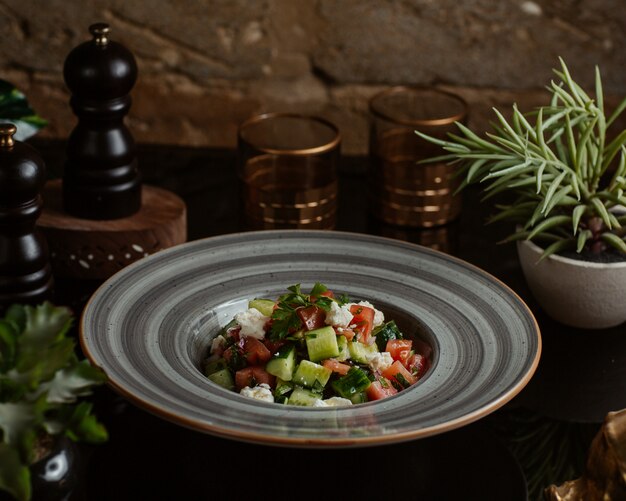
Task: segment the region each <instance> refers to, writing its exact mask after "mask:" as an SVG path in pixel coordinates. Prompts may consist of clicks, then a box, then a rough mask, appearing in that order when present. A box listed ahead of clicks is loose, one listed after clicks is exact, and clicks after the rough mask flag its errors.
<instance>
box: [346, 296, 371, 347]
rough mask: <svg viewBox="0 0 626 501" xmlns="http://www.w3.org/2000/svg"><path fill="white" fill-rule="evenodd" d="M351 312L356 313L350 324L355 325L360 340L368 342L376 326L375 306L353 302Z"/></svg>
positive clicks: (354, 328)
mask: <svg viewBox="0 0 626 501" xmlns="http://www.w3.org/2000/svg"><path fill="white" fill-rule="evenodd" d="M350 313H352V315H354V316H353V317H352V320H351V321H350V325H355V327H353V330H354V331H356V335H357V338H358V340H359V341H360V342H361V343H365V344H368V342H369V339H370V334H371V333H372V328H373V327H374V310H373V308H370V307H369V306H361V305H358V304H353V305H352V306H350Z"/></svg>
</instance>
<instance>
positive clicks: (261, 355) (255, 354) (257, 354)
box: [243, 337, 272, 365]
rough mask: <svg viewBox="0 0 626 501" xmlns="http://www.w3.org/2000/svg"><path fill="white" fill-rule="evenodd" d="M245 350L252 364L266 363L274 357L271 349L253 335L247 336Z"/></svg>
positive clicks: (247, 358)
mask: <svg viewBox="0 0 626 501" xmlns="http://www.w3.org/2000/svg"><path fill="white" fill-rule="evenodd" d="M243 352H244V355H245V356H246V360H247V361H248V363H249V364H250V365H258V364H264V363H266V362H267V361H268V360H269V359H270V358H272V354H271V352H270V350H268V349H267V347H266V346H265V345H264V344H263V343H262V342H261V341H259V340H258V339H256V338H253V337H246V339H245V341H244V343H243Z"/></svg>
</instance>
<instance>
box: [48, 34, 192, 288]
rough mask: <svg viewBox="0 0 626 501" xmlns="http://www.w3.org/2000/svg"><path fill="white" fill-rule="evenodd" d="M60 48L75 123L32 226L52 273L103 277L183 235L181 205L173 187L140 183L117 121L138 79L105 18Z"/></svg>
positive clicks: (128, 138) (130, 58) (127, 139)
mask: <svg viewBox="0 0 626 501" xmlns="http://www.w3.org/2000/svg"><path fill="white" fill-rule="evenodd" d="M89 31H90V32H91V34H92V36H93V38H92V40H90V41H88V42H84V43H82V44H80V45H78V46H77V47H75V48H74V49H73V50H72V51H71V52H70V53H69V55H68V56H67V59H66V61H65V66H64V70H63V74H64V77H65V82H66V83H67V86H68V88H69V90H70V91H71V92H72V98H71V100H70V104H71V106H72V110H73V111H74V113H75V114H76V115H77V116H78V120H79V121H78V124H77V126H76V127H75V129H74V130H73V132H72V134H71V135H70V137H69V139H68V142H67V148H66V157H67V158H66V163H65V168H64V173H63V179H62V180H60V179H57V180H53V181H50V182H48V183H47V184H46V186H45V189H44V193H43V197H44V212H43V214H42V216H41V218H40V219H39V222H38V224H39V226H40V228H41V229H42V230H43V232H44V233H45V235H46V237H47V239H48V244H49V245H50V250H51V253H50V256H51V262H52V268H53V271H54V274H55V275H56V276H58V277H63V278H81V279H82V278H84V279H105V278H108V277H109V276H110V275H112V274H114V273H115V272H117V271H119V270H120V269H122V268H123V267H125V266H126V265H128V264H130V263H132V262H134V261H136V260H138V259H141V258H142V257H144V256H147V255H149V254H152V253H154V252H156V251H159V250H161V249H164V248H167V247H171V246H173V245H176V244H180V243H183V242H184V241H185V240H186V238H187V228H186V225H187V222H186V208H185V204H184V202H183V201H182V200H181V199H180V198H179V197H178V196H176V195H175V194H173V193H171V192H169V191H167V190H163V189H160V188H156V187H154V186H147V185H144V186H142V185H141V181H140V176H139V173H138V170H137V160H136V157H135V145H134V141H133V138H132V135H131V133H130V132H129V130H128V129H127V128H126V126H125V125H124V117H125V115H126V114H127V113H128V112H129V110H130V105H131V98H130V95H129V93H130V91H131V89H132V87H133V86H134V84H135V81H136V80H137V64H136V62H135V58H134V57H133V55H132V53H131V52H130V51H129V50H128V49H126V48H125V47H124V46H122V45H121V44H119V43H116V42H114V41H112V40H110V39H109V26H108V25H106V24H104V23H97V24H93V25H92V26H90V27H89Z"/></svg>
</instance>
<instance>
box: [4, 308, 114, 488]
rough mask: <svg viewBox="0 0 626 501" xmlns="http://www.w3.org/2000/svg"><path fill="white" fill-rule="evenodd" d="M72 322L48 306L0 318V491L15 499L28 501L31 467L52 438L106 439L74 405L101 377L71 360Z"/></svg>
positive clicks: (87, 407)
mask: <svg viewBox="0 0 626 501" xmlns="http://www.w3.org/2000/svg"><path fill="white" fill-rule="evenodd" d="M71 323H72V314H71V312H70V310H68V309H67V308H63V307H55V306H53V305H52V304H50V303H47V302H46V303H43V304H41V305H38V306H36V307H33V306H22V305H13V306H11V307H9V308H8V309H7V310H6V312H5V315H4V317H2V318H0V437H1V440H0V489H1V490H4V491H7V492H9V493H10V494H11V495H13V496H14V497H15V498H17V499H19V500H28V499H30V497H31V471H30V467H31V465H33V464H34V463H35V462H36V461H37V460H38V459H40V458H39V457H37V456H44V457H45V455H46V453H47V452H49V447H46V446H47V445H49V444H51V443H52V442H53V441H54V439H55V438H58V437H62V436H64V437H69V438H70V439H71V440H73V441H79V440H84V441H87V442H91V443H99V442H102V441H104V440H106V439H107V432H106V429H105V428H104V427H103V426H102V424H100V423H99V422H98V421H97V419H96V418H95V416H94V415H93V414H92V412H91V408H92V407H91V404H90V403H88V402H86V401H79V398H80V397H82V396H85V395H88V394H89V393H90V391H91V389H92V387H93V386H94V385H97V384H100V383H102V382H103V381H104V375H103V374H102V373H101V372H100V371H99V370H98V369H96V368H94V367H92V366H91V365H89V364H88V363H87V361H84V360H83V361H80V360H79V359H78V357H77V356H76V354H75V341H74V340H73V339H72V338H68V337H66V333H67V332H68V329H69V328H70V326H71ZM42 449H43V450H42Z"/></svg>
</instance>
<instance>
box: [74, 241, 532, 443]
mask: <svg viewBox="0 0 626 501" xmlns="http://www.w3.org/2000/svg"><path fill="white" fill-rule="evenodd" d="M263 235H267V236H271V235H293V236H294V237H297V236H298V235H310V236H313V235H337V236H340V237H341V236H343V237H344V238H347V239H350V238H359V237H360V238H362V239H364V240H375V241H379V242H380V243H382V244H385V243H386V244H393V245H394V246H396V247H402V248H406V249H409V250H415V249H416V248H418V249H419V250H420V252H425V253H427V254H434V255H437V256H439V257H440V258H443V259H445V260H450V261H453V262H455V263H456V264H457V265H459V266H460V267H461V268H468V269H470V270H471V271H472V272H474V273H477V274H478V275H481V276H483V277H484V278H486V279H487V280H488V281H490V282H492V283H494V284H496V285H498V287H500V288H501V289H502V290H504V291H505V292H507V293H508V294H509V295H510V296H511V297H513V298H514V299H515V300H516V303H517V304H518V306H519V307H520V308H521V309H522V310H525V312H526V314H527V316H528V318H529V319H531V323H532V326H533V327H534V329H533V331H534V339H535V340H536V343H537V348H536V351H535V355H534V357H533V360H532V362H531V363H530V365H529V368H528V370H527V371H526V373H525V374H524V375H523V377H521V378H520V379H518V380H517V381H516V383H515V384H514V385H513V386H511V387H510V388H509V389H508V390H507V391H506V392H504V393H502V394H501V395H500V396H499V397H498V398H496V399H494V400H492V401H490V402H489V403H488V404H487V405H484V406H482V407H480V408H479V409H475V410H474V411H472V412H469V413H467V414H464V415H462V416H459V417H457V418H455V419H452V420H448V421H445V422H443V423H440V424H436V425H431V426H427V427H423V428H417V429H415V430H408V431H402V432H390V433H387V434H378V435H372V436H367V437H365V436H361V437H359V436H353V437H349V438H347V437H322V438H318V437H306V438H305V437H290V436H279V435H276V434H263V433H253V432H247V431H243V430H238V431H235V430H233V429H230V428H227V427H223V426H220V425H215V424H209V423H206V422H203V421H202V420H198V419H191V418H189V417H186V416H184V415H179V414H177V413H175V412H172V411H170V410H168V409H166V408H165V407H163V406H159V405H156V404H153V403H151V402H149V401H147V400H144V399H143V398H142V397H141V396H140V395H136V394H134V393H133V392H131V391H128V390H127V389H126V388H124V387H123V386H122V385H119V384H117V383H116V382H114V381H112V380H111V379H110V378H109V377H108V375H107V381H106V384H107V386H109V387H111V388H113V389H114V391H116V392H117V393H119V394H121V395H122V396H123V397H124V398H126V399H127V400H129V401H130V402H131V403H133V404H135V405H137V406H138V407H140V408H142V409H144V410H146V411H148V412H150V413H152V414H153V415H156V416H158V417H160V418H162V419H165V420H167V421H169V422H171V423H174V424H177V425H181V426H184V427H186V428H189V429H192V430H195V431H198V432H202V433H207V434H211V435H214V436H217V437H222V438H227V439H233V440H238V441H243V442H249V443H255V444H262V445H272V446H282V447H317V448H331V447H363V446H378V445H389V444H393V443H399V442H406V441H410V440H415V439H421V438H426V437H430V436H434V435H437V434H440V433H445V432H448V431H452V430H455V429H457V428H461V427H463V426H466V425H469V424H471V423H474V422H476V421H478V420H480V419H481V418H483V417H485V416H487V415H489V414H491V413H493V412H495V411H496V410H498V409H500V408H501V407H503V406H504V405H506V404H507V403H508V402H510V401H511V400H512V399H513V398H514V397H515V396H517V395H518V394H519V393H520V392H521V391H522V390H523V389H524V388H525V387H526V386H527V384H528V383H529V381H530V380H531V379H532V377H533V376H534V374H535V372H536V370H537V368H538V365H539V361H540V358H541V352H542V344H543V342H542V335H541V329H540V327H539V324H538V322H537V319H536V317H535V315H534V314H533V312H532V310H531V309H530V307H529V306H528V305H527V304H526V302H525V301H524V300H523V299H522V298H521V297H520V296H519V294H518V293H517V292H515V291H514V290H513V289H512V288H511V287H509V286H508V285H507V284H505V283H504V282H503V281H502V280H500V279H499V278H497V277H495V276H494V275H492V274H491V273H489V272H488V271H486V270H484V269H482V268H480V267H479V266H477V265H475V264H473V263H470V262H468V261H466V260H463V259H461V258H459V257H456V256H453V255H450V254H447V253H445V252H442V251H439V250H437V249H433V248H430V247H425V246H423V245H419V244H415V243H412V242H406V241H402V240H397V239H393V238H390V237H384V236H379V235H370V234H367V233H359V232H350V231H337V230H332V231H330V230H300V229H294V230H261V231H248V232H233V233H226V234H222V235H215V236H209V237H204V238H200V239H195V240H191V241H189V242H185V243H182V244H178V245H175V246H172V247H169V248H167V249H163V250H161V251H159V252H157V253H155V254H151V255H150V256H147V257H146V258H143V259H140V260H138V261H135V262H133V263H131V264H129V265H128V266H126V267H124V268H123V269H121V270H120V271H118V272H117V273H115V274H114V275H112V276H111V277H109V278H108V279H107V280H105V281H104V282H103V283H102V284H100V286H99V287H98V288H97V289H96V290H95V291H94V292H93V293H92V295H91V296H90V297H89V299H88V301H87V303H86V304H85V306H84V307H83V309H82V312H81V315H80V322H79V341H80V347H81V350H82V352H83V354H84V356H85V357H87V358H88V359H89V361H90V363H91V364H92V365H94V366H95V367H98V368H99V369H100V370H102V371H103V372H104V373H105V374H107V371H106V370H105V369H104V368H103V367H100V366H99V365H98V364H97V363H96V362H95V357H94V356H93V354H92V353H91V352H90V350H89V347H88V346H87V341H86V338H87V337H88V336H87V334H86V333H85V330H86V326H85V321H86V316H87V313H88V310H89V309H90V307H91V304H92V303H93V302H94V301H95V299H96V298H97V296H99V295H100V293H101V291H103V290H105V289H107V288H108V287H109V286H110V283H112V282H115V281H118V280H120V277H122V278H123V276H124V275H126V274H129V273H131V272H132V270H134V269H135V268H137V267H140V266H145V265H146V262H147V260H151V258H152V256H159V257H161V258H162V257H163V256H166V255H167V254H176V253H179V252H180V249H182V248H187V247H193V246H194V245H201V244H202V243H203V242H206V241H211V242H219V241H221V240H228V239H232V238H241V237H243V238H249V237H255V236H263ZM155 259H156V258H155Z"/></svg>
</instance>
